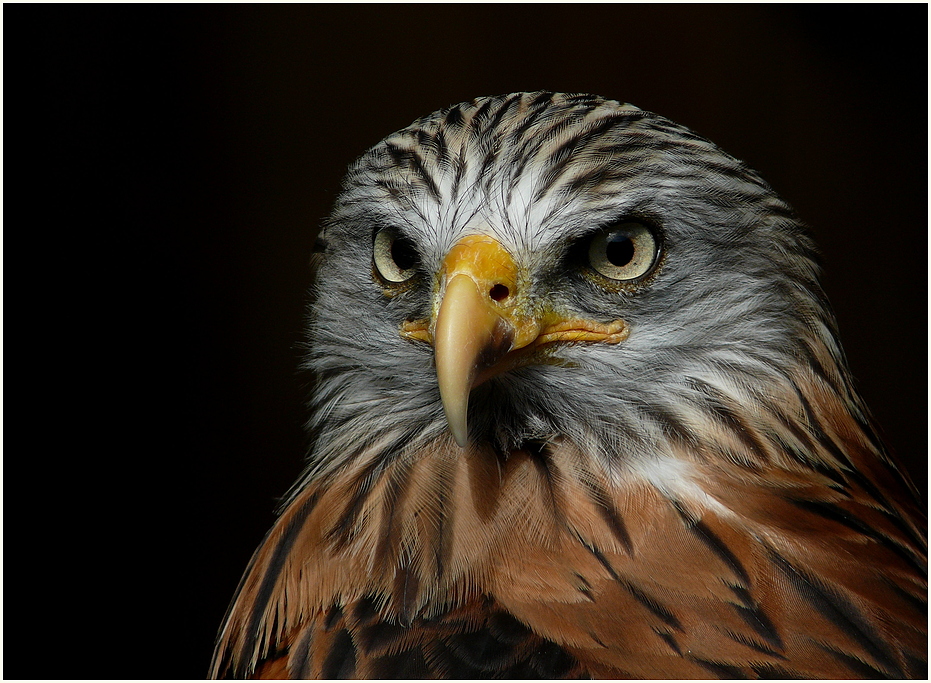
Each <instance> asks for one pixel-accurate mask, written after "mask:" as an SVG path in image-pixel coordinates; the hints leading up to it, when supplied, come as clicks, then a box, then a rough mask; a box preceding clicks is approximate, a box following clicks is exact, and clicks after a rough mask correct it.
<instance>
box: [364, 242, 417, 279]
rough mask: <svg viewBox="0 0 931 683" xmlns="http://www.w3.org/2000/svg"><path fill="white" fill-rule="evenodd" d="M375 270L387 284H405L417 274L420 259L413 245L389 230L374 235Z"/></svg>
mask: <svg viewBox="0 0 931 683" xmlns="http://www.w3.org/2000/svg"><path fill="white" fill-rule="evenodd" d="M373 258H374V261H375V269H376V270H377V271H378V274H379V275H380V276H381V277H383V278H384V279H385V280H387V281H388V282H393V283H401V282H407V281H408V280H410V279H411V278H412V277H414V275H415V274H416V272H417V263H418V262H419V260H420V258H419V256H418V255H417V250H416V249H415V248H414V243H413V242H412V241H411V240H409V239H408V238H407V237H404V236H403V235H399V234H398V233H397V232H395V231H394V230H392V229H390V228H384V229H382V230H379V231H378V232H377V233H375V245H374V256H373Z"/></svg>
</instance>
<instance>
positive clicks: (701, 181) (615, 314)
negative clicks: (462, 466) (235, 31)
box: [307, 93, 840, 469]
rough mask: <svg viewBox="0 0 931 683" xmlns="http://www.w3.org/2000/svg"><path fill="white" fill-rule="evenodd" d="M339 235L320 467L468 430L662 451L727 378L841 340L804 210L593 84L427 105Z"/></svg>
mask: <svg viewBox="0 0 931 683" xmlns="http://www.w3.org/2000/svg"><path fill="white" fill-rule="evenodd" d="M321 244H322V251H323V257H322V262H321V265H320V267H319V269H318V273H317V279H316V284H315V302H314V305H313V309H312V312H311V325H310V337H311V340H312V346H311V349H312V350H311V353H310V355H309V357H308V361H307V366H308V367H309V368H310V369H312V370H313V371H314V372H315V373H316V375H317V377H318V384H317V388H316V390H315V395H314V399H313V400H314V409H315V410H314V417H313V418H312V422H311V426H312V428H313V429H314V430H315V431H316V433H317V434H318V436H317V448H316V455H315V457H316V458H317V463H318V465H317V466H318V469H319V468H325V467H328V466H333V465H335V464H336V463H337V462H338V461H339V460H340V458H343V457H345V454H346V453H347V452H350V451H352V450H353V449H356V448H359V447H360V446H359V445H360V444H367V445H368V446H371V445H372V444H375V443H377V444H378V446H377V447H378V448H382V449H392V448H395V449H397V448H399V447H400V445H401V444H405V445H410V444H417V443H423V442H425V441H428V440H437V439H448V438H449V437H450V436H451V437H452V439H453V440H454V441H455V443H456V444H457V445H458V447H460V448H469V447H473V446H475V445H477V444H479V445H481V444H485V445H491V446H493V447H494V448H497V449H499V450H501V451H503V452H507V451H508V450H509V449H514V448H519V447H521V445H522V444H526V443H529V442H543V443H545V442H547V441H551V440H553V439H557V438H568V439H571V440H573V441H575V442H576V443H578V444H579V445H580V446H581V447H582V448H581V450H583V451H584V452H586V453H594V454H601V455H600V456H598V457H602V458H604V459H605V461H606V462H607V463H608V465H609V466H612V467H615V466H623V465H624V463H630V462H637V461H639V462H643V461H644V459H649V458H651V457H653V456H652V455H647V454H652V453H662V452H664V444H665V443H667V442H668V441H669V438H670V435H671V434H673V433H675V432H676V431H677V430H680V429H681V431H682V432H683V433H685V432H688V431H689V430H690V429H692V428H694V427H695V426H696V425H697V423H698V422H699V421H700V420H701V419H703V418H702V417H701V416H702V415H704V414H705V413H707V411H709V410H711V409H712V408H709V401H710V399H709V396H710V395H714V396H717V397H720V396H725V397H727V396H734V403H735V404H741V405H746V404H747V403H748V397H749V398H750V399H753V397H754V396H757V397H758V398H759V396H765V395H766V393H767V392H768V391H771V388H772V387H773V386H775V385H784V384H786V383H787V382H788V380H787V377H788V374H789V369H790V368H791V367H793V366H794V365H797V364H798V363H799V359H801V358H806V359H810V358H812V357H819V358H828V359H831V362H830V363H826V365H830V366H831V367H834V365H836V364H837V363H835V362H834V360H836V359H838V358H839V357H840V351H839V348H838V347H837V345H836V342H835V341H834V332H833V330H834V322H833V318H832V316H831V313H830V311H829V310H828V308H827V306H826V304H825V303H824V300H823V295H822V294H821V290H820V286H819V285H818V282H817V266H816V264H815V260H814V255H813V248H812V246H811V243H810V241H809V238H808V237H807V235H806V232H805V230H804V228H803V227H802V226H801V225H800V224H799V223H798V221H797V220H796V219H795V217H794V215H793V213H792V211H791V209H789V207H788V206H787V205H786V204H785V203H784V202H783V201H782V200H781V199H779V198H778V197H777V196H776V195H775V194H774V193H773V191H772V190H771V189H770V188H769V186H768V185H767V184H766V183H765V182H763V181H762V180H761V179H760V178H759V177H758V176H757V175H756V174H755V173H754V172H753V171H751V170H749V169H748V168H747V167H746V166H745V165H744V164H743V163H742V162H740V161H738V160H736V159H734V158H733V157H731V156H728V155H727V154H725V153H724V152H722V151H721V150H719V149H718V148H717V147H715V146H714V145H713V144H712V143H710V142H708V141H707V140H704V139H702V138H700V137H698V136H696V135H695V134H694V133H692V132H690V131H689V130H688V129H686V128H684V127H682V126H679V125H677V124H674V123H672V122H670V121H668V120H666V119H664V118H662V117H659V116H657V115H654V114H651V113H649V112H646V111H642V110H640V109H638V108H636V107H633V106H631V105H626V104H619V103H617V102H614V101H609V100H604V99H601V98H598V97H594V96H589V95H581V96H572V95H559V94H553V93H516V94H512V95H507V96H502V97H491V98H481V99H478V100H475V101H474V102H472V103H469V104H465V105H457V106H455V107H451V108H449V109H446V110H442V111H439V112H436V113H434V114H432V115H430V116H427V117H425V118H423V119H421V120H419V121H416V122H415V123H414V124H412V125H411V126H410V127H408V128H405V129H404V130H401V131H399V132H397V133H395V134H393V135H391V136H389V137H388V138H386V139H385V140H384V141H382V142H380V143H379V144H378V145H376V146H375V147H373V148H372V149H371V150H369V151H368V152H367V153H366V154H365V155H363V156H362V157H361V158H360V159H359V160H358V161H357V162H356V163H355V164H354V165H353V166H352V167H351V169H350V171H349V174H348V176H347V177H346V180H345V182H344V190H343V193H342V194H341V196H340V198H339V200H338V202H337V205H336V207H335V210H334V212H333V214H332V215H331V217H330V218H329V220H328V221H327V222H326V224H325V226H324V229H323V231H322V234H321ZM715 400H718V399H715ZM719 402H720V401H719ZM749 402H750V403H752V400H750V401H749ZM725 403H726V400H725ZM666 450H668V449H666Z"/></svg>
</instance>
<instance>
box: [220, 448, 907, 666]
mask: <svg viewBox="0 0 931 683" xmlns="http://www.w3.org/2000/svg"><path fill="white" fill-rule="evenodd" d="M454 448H455V446H453V445H452V444H450V443H449V441H448V440H447V441H444V442H442V443H441V444H438V445H437V448H436V449H435V450H434V451H432V452H429V453H421V454H419V455H418V456H417V459H416V460H415V461H413V462H411V463H409V464H408V465H405V466H402V465H397V466H395V467H390V468H388V469H386V471H384V472H383V473H381V474H380V476H378V477H377V480H376V481H375V482H374V483H372V482H371V473H366V472H364V471H361V470H360V471H358V472H354V473H349V472H346V473H344V475H343V476H342V477H339V478H337V480H336V481H334V482H333V483H332V484H330V485H328V486H325V487H321V488H320V489H317V490H314V491H311V492H307V493H305V494H304V495H302V496H301V497H299V498H298V499H296V500H295V501H294V502H293V503H292V505H291V506H290V508H289V509H288V510H287V511H286V512H285V514H284V515H283V516H282V519H281V521H280V522H279V524H278V525H277V526H276V528H275V529H274V530H273V531H272V532H271V534H270V535H269V537H268V539H267V540H266V542H265V544H264V546H263V547H262V548H261V549H260V550H259V552H258V553H257V555H256V558H255V561H254V564H253V566H252V567H251V568H250V571H249V573H248V574H247V576H246V578H245V580H244V583H243V586H242V589H241V592H240V594H239V596H238V599H237V601H236V603H235V605H234V607H233V609H232V612H231V615H230V619H229V622H228V624H227V627H226V631H225V632H224V634H223V636H222V641H221V643H220V649H219V650H218V658H217V661H216V668H215V670H214V674H215V675H218V676H223V675H225V676H230V677H256V678H281V677H288V678H435V677H468V678H485V677H504V678H526V677H531V678H533V677H544V678H564V677H568V678H579V677H583V678H588V677H595V678H713V677H721V678H743V677H750V678H795V677H803V678H845V677H846V678H849V677H864V678H886V677H891V678H915V677H917V678H920V677H922V676H923V672H924V667H925V666H926V665H925V663H924V662H925V661H926V651H925V648H926V635H925V633H926V611H925V595H926V575H925V571H926V570H925V566H926V565H925V560H924V555H923V552H922V544H923V539H922V535H921V530H920V528H919V527H916V526H914V523H913V521H912V519H911V517H910V516H909V515H917V513H916V511H915V510H913V509H911V508H910V507H909V504H908V503H907V502H905V503H904V504H903V501H908V500H909V498H910V494H909V492H908V490H907V489H906V488H905V487H904V486H901V485H899V484H898V478H897V475H896V474H895V472H894V470H892V469H891V468H889V467H888V466H883V467H882V469H883V470H884V473H883V472H879V471H877V472H874V473H873V474H874V476H875V477H876V478H879V479H883V478H885V479H886V484H887V486H890V485H892V488H888V487H886V488H884V490H880V489H878V488H876V487H875V486H874V485H872V484H870V483H869V482H868V481H867V480H866V479H865V478H864V477H863V476H862V475H860V474H857V473H854V472H847V473H842V472H840V471H837V472H825V473H824V474H823V475H818V476H813V475H812V474H811V473H810V472H804V471H802V470H798V471H793V470H792V469H790V468H784V469H780V470H776V469H775V468H774V467H771V468H769V469H767V468H760V469H758V470H754V471H749V472H748V471H746V469H747V468H743V467H738V468H733V469H727V468H721V467H720V466H709V465H706V468H707V469H706V470H705V477H706V478H707V480H708V481H713V482H715V485H714V487H712V488H710V490H712V491H713V492H714V495H715V498H716V500H717V501H719V502H720V503H721V505H720V507H716V506H714V505H709V504H708V502H707V501H701V500H696V499H688V498H687V497H680V498H679V499H676V498H670V497H669V496H667V495H665V494H663V493H662V492H660V491H658V490H657V489H656V488H655V487H652V486H650V485H647V484H638V485H634V486H629V487H623V488H622V489H621V490H620V491H618V490H617V488H616V487H612V486H611V485H610V483H609V482H608V481H607V479H606V478H605V476H604V473H599V472H594V471H591V470H590V469H587V468H586V467H585V466H583V465H582V464H581V463H582V462H584V461H583V460H582V459H581V458H580V457H579V453H577V452H576V451H575V450H574V449H573V448H571V447H568V446H565V445H559V444H556V445H549V446H547V447H544V448H541V449H539V450H537V451H521V452H514V453H509V454H506V456H505V455H501V454H495V453H493V452H491V451H481V450H476V451H472V452H469V453H468V454H467V455H458V456H457V457H455V458H454V455H456V454H455V452H454ZM444 485H445V486H448V487H449V489H448V491H447V493H446V495H445V496H443V503H444V505H443V507H438V503H437V501H436V500H435V499H433V498H432V497H431V495H430V494H429V492H430V491H437V490H441V487H442V486H444ZM918 516H919V517H920V515H918Z"/></svg>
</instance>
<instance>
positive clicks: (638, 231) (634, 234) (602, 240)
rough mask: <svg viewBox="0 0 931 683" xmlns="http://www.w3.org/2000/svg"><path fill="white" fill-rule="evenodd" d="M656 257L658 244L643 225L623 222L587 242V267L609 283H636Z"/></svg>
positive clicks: (650, 231) (600, 232)
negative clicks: (614, 281)
mask: <svg viewBox="0 0 931 683" xmlns="http://www.w3.org/2000/svg"><path fill="white" fill-rule="evenodd" d="M658 255H659V241H658V240H657V238H656V235H655V234H654V233H653V231H652V230H651V229H650V228H649V227H647V226H646V225H644V224H643V223H637V222H634V221H625V222H622V223H615V224H614V225H612V226H610V227H608V228H605V229H604V230H601V231H599V232H597V233H595V235H594V236H593V237H592V238H591V242H590V243H589V247H588V263H589V265H590V266H591V267H592V268H593V269H595V270H596V271H597V272H598V273H600V274H601V275H603V276H605V277H606V278H609V279H611V280H636V279H637V278H639V277H642V276H644V275H646V274H647V273H648V272H649V271H650V269H651V268H652V267H653V264H654V263H656V257H657V256H658Z"/></svg>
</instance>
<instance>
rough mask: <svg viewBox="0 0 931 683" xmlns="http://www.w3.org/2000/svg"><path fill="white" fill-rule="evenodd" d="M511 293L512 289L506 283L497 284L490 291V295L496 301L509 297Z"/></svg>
mask: <svg viewBox="0 0 931 683" xmlns="http://www.w3.org/2000/svg"><path fill="white" fill-rule="evenodd" d="M510 293H511V292H510V290H509V289H508V288H507V287H505V286H504V285H495V286H494V287H492V288H491V289H490V290H489V291H488V296H490V297H491V298H492V299H494V300H495V301H501V300H502V299H507V298H508V294H510Z"/></svg>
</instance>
